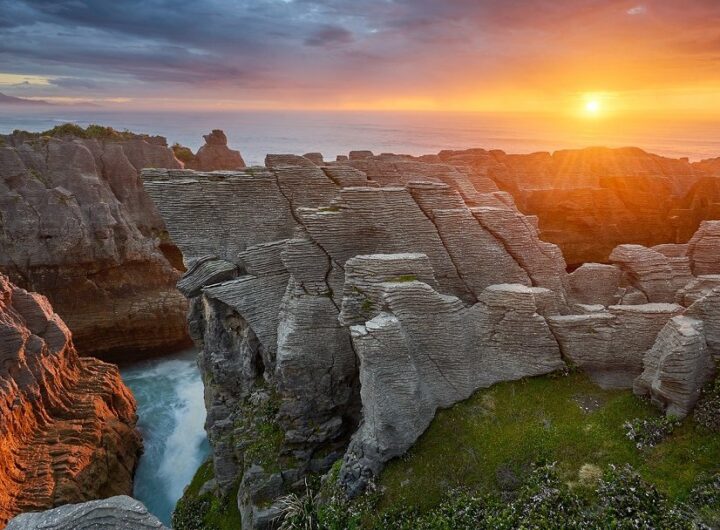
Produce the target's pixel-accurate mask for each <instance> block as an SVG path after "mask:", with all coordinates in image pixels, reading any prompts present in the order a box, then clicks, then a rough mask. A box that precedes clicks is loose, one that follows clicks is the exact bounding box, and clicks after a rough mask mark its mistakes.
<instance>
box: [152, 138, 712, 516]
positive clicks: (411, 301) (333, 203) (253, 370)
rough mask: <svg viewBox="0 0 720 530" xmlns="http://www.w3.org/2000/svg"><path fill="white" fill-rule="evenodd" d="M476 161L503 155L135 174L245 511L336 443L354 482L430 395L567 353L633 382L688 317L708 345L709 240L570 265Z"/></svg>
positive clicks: (409, 429) (272, 509) (408, 434)
mask: <svg viewBox="0 0 720 530" xmlns="http://www.w3.org/2000/svg"><path fill="white" fill-rule="evenodd" d="M456 156H457V157H460V158H463V160H462V162H463V163H462V164H461V163H460V162H461V161H460V160H459V159H458V158H456ZM476 157H481V158H486V159H487V160H490V161H492V160H495V161H497V159H499V158H502V157H501V155H500V154H498V153H493V152H482V153H480V152H477V151H473V152H472V153H470V154H468V155H467V157H464V155H463V156H461V155H450V154H448V153H441V154H440V155H438V156H431V157H420V158H413V157H407V156H403V155H389V154H384V155H379V156H374V155H373V154H372V153H370V152H359V151H358V152H352V153H351V154H350V156H348V157H342V158H340V159H339V160H338V161H337V162H325V161H324V159H323V158H322V157H321V156H318V155H317V154H312V153H310V154H308V155H306V156H302V157H301V156H297V155H268V156H267V158H266V167H251V168H245V169H243V170H240V171H233V172H229V171H228V172H214V173H203V172H191V171H177V170H147V171H145V172H144V173H143V178H144V182H145V187H146V189H147V191H148V193H149V194H150V196H151V197H153V199H154V200H155V202H156V203H157V205H158V208H159V209H160V211H161V214H162V215H163V217H164V218H165V220H166V222H167V225H168V230H169V232H170V233H171V235H172V237H173V240H174V241H175V242H177V244H178V246H179V247H180V249H181V250H182V252H183V254H184V255H185V257H186V259H187V261H188V263H189V265H190V268H189V270H188V272H187V273H186V275H185V276H184V277H183V279H182V280H181V282H180V283H179V287H180V289H181V290H182V292H183V293H184V294H185V295H186V296H188V297H189V298H190V299H191V305H192V312H191V316H190V329H191V332H192V334H193V336H194V338H195V339H196V340H197V341H198V342H199V344H200V346H201V348H202V353H201V369H202V371H203V375H204V380H205V382H206V401H207V407H208V424H207V427H208V432H209V435H210V441H211V444H212V447H213V460H214V465H215V471H216V473H215V475H216V477H217V480H218V484H219V486H220V488H221V490H222V491H229V489H230V486H231V485H232V484H234V483H237V481H239V482H240V489H239V492H238V502H239V506H240V508H241V512H242V515H243V524H244V525H247V526H248V527H249V528H266V527H268V525H270V524H271V523H270V521H271V520H272V517H274V516H275V515H277V513H278V512H279V510H280V506H279V505H278V504H277V502H276V500H277V498H278V497H279V496H280V495H282V494H285V493H288V492H292V491H298V490H301V489H302V485H303V482H302V478H303V477H304V476H305V475H306V474H307V473H309V472H311V471H312V472H323V471H324V470H327V469H328V467H329V466H330V465H331V464H332V462H333V461H334V460H335V459H337V458H338V456H340V455H342V454H343V453H344V459H343V465H342V469H341V473H340V476H341V483H342V485H343V486H344V487H345V489H346V491H347V492H348V493H350V494H355V493H358V492H359V491H361V490H362V489H363V487H364V486H365V485H366V484H367V483H368V481H370V480H371V479H372V477H374V476H375V475H376V474H377V473H378V472H379V471H380V470H381V469H382V467H383V465H384V463H385V462H387V461H388V460H389V459H390V458H393V457H396V456H399V455H401V454H403V453H404V452H405V451H406V450H407V449H408V448H409V447H410V446H411V445H412V444H413V443H414V442H415V441H416V440H417V438H418V437H419V436H420V435H421V434H422V432H423V431H424V430H425V429H426V427H427V426H428V425H429V423H430V422H431V420H432V418H433V417H434V415H435V412H436V410H437V409H438V408H442V407H449V406H451V405H452V404H454V403H456V402H458V401H460V400H462V399H465V398H467V397H468V396H470V395H471V394H472V393H473V392H474V391H476V390H477V389H479V388H483V387H487V386H490V385H492V384H494V383H497V382H500V381H507V380H513V379H518V378H522V377H529V376H534V375H540V374H546V373H549V372H552V371H555V370H558V369H562V368H564V367H565V366H566V362H567V364H572V365H574V366H577V367H580V368H581V369H584V370H586V371H588V372H589V373H590V375H591V377H593V379H595V380H596V381H599V382H600V383H601V384H603V385H605V386H613V387H622V388H632V385H633V380H634V379H635V378H637V377H638V376H640V375H641V374H642V373H643V370H644V365H643V358H644V357H645V356H646V353H647V352H648V351H649V350H650V349H651V348H653V345H654V344H655V343H656V339H657V336H658V334H659V333H660V331H661V330H662V329H663V328H664V327H665V326H666V324H667V323H668V322H669V321H670V320H671V319H672V318H674V317H676V316H679V315H681V314H683V313H687V316H688V318H693V319H695V320H698V321H701V322H702V325H703V329H704V335H705V337H706V343H707V345H708V351H709V352H715V351H716V350H714V349H713V348H715V347H717V344H718V343H717V342H713V341H717V340H718V338H719V336H718V332H717V329H718V318H719V317H718V315H720V311H718V310H717V307H716V305H715V303H716V302H715V300H716V298H714V296H720V290H718V291H717V293H718V294H715V293H716V292H715V291H713V287H712V286H713V285H714V284H713V280H712V276H708V277H702V278H701V277H697V276H695V275H693V271H694V268H693V267H694V265H693V263H695V262H698V263H702V262H703V260H704V259H709V258H705V256H712V252H713V248H714V247H713V245H714V243H713V241H714V240H713V239H712V238H711V237H710V236H707V235H705V236H697V238H696V239H697V241H700V243H698V244H695V245H693V244H690V245H684V244H671V245H662V246H657V247H655V248H648V247H643V246H640V245H626V246H623V247H620V248H619V249H617V250H616V251H615V252H614V254H613V255H614V257H615V259H614V261H615V264H614V265H607V264H599V263H595V264H586V265H583V266H581V267H579V268H577V269H575V270H574V271H573V272H572V273H571V274H568V273H567V272H566V270H567V266H566V262H565V260H564V258H563V255H562V253H561V251H560V249H559V248H558V247H557V246H555V245H553V244H551V243H547V242H545V241H543V240H542V238H541V234H542V228H541V227H542V219H541V220H540V221H539V220H538V218H537V217H534V216H528V215H524V214H522V213H521V212H520V211H518V209H517V208H516V207H515V204H514V201H513V200H512V197H511V196H509V195H508V194H507V193H503V192H499V191H498V189H497V188H498V187H497V186H496V185H495V184H494V181H493V180H492V179H490V178H489V177H488V176H487V174H486V173H483V172H481V171H479V170H477V169H475V168H474V167H472V168H471V167H469V166H468V163H469V162H472V160H474V159H475V158H476ZM468 161H469V162H468ZM536 162H537V163H543V164H544V163H546V162H547V161H543V157H542V156H538V157H537V160H536ZM488 163H490V162H488ZM643 167H645V166H644V165H642V164H641V165H640V168H639V169H638V171H639V172H641V169H642V168H643ZM593 179H594V180H593ZM590 181H592V182H599V179H598V178H595V177H593V178H591V179H589V180H588V182H590ZM677 187H678V189H680V188H682V186H680V185H679V184H678V186H677ZM673 189H674V188H673ZM683 189H684V188H683ZM706 232H707V230H706ZM707 233H708V234H709V233H710V232H707ZM706 239H707V241H709V242H710V243H709V245H706V244H705V243H704V241H705V240H706ZM608 255H609V253H608ZM694 256H700V259H699V261H698V260H697V259H696V258H695V257H694ZM606 257H607V256H606ZM675 300H677V301H678V302H681V303H682V305H680V304H675V303H673V302H675ZM651 301H652V303H649V302H651ZM691 314H693V315H695V316H691ZM260 446H262V447H264V448H265V449H264V450H262V451H261V450H260V449H259V447H260ZM268 449H269V450H268Z"/></svg>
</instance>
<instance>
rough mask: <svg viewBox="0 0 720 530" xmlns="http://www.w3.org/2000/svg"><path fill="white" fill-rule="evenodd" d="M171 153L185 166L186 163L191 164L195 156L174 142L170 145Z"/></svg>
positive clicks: (188, 149)
mask: <svg viewBox="0 0 720 530" xmlns="http://www.w3.org/2000/svg"><path fill="white" fill-rule="evenodd" d="M172 150H173V153H175V158H177V159H178V160H180V162H184V163H185V164H187V163H188V162H192V161H193V160H195V155H194V154H193V152H192V151H191V150H190V148H189V147H185V146H184V145H180V144H179V143H177V142H175V143H174V144H173V145H172Z"/></svg>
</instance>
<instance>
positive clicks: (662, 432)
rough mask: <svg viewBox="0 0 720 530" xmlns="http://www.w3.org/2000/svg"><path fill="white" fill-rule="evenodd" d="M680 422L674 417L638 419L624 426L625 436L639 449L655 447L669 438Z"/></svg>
mask: <svg viewBox="0 0 720 530" xmlns="http://www.w3.org/2000/svg"><path fill="white" fill-rule="evenodd" d="M678 425H680V421H679V420H678V419H677V418H674V417H667V416H656V417H654V418H636V419H634V420H631V421H627V422H625V423H624V424H623V427H625V435H626V436H627V437H628V439H630V440H632V441H633V442H635V447H637V448H638V449H647V448H649V447H654V446H656V445H657V444H659V443H660V442H662V441H663V440H664V439H665V438H666V437H667V436H669V435H670V434H671V433H672V432H673V430H674V429H675V427H677V426H678Z"/></svg>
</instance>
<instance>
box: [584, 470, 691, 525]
mask: <svg viewBox="0 0 720 530" xmlns="http://www.w3.org/2000/svg"><path fill="white" fill-rule="evenodd" d="M598 498H599V499H600V503H599V505H600V506H599V508H600V511H599V513H598V514H597V516H596V523H595V524H596V527H597V528H618V529H628V530H630V529H646V528H647V529H650V528H663V529H667V530H674V529H677V530H680V529H690V528H697V527H698V525H697V524H696V522H695V521H694V517H693V516H691V515H690V514H689V513H688V512H687V510H686V509H685V508H684V507H683V506H682V505H680V504H677V505H674V504H672V503H671V502H670V501H669V500H668V499H667V498H666V497H665V496H663V495H662V494H660V493H659V492H658V490H657V489H656V488H655V487H654V486H653V485H651V484H649V483H647V482H645V481H644V480H643V479H642V478H640V475H638V474H637V473H636V472H635V471H634V470H633V469H632V468H631V467H630V466H629V465H625V466H622V467H617V466H612V465H611V466H610V469H609V471H608V472H607V473H606V474H605V477H604V479H603V481H602V482H601V484H600V487H599V488H598Z"/></svg>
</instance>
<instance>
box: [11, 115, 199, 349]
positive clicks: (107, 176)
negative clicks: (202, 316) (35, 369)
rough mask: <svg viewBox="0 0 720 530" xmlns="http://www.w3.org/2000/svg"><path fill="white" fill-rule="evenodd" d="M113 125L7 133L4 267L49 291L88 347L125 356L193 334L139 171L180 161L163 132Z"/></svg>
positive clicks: (174, 259)
mask: <svg viewBox="0 0 720 530" xmlns="http://www.w3.org/2000/svg"><path fill="white" fill-rule="evenodd" d="M79 131H80V132H83V130H82V129H79ZM110 131H112V130H110ZM83 134H84V133H83ZM108 134H109V133H108ZM113 134H115V136H113V135H108V136H106V137H100V138H89V137H77V136H67V135H60V136H43V137H40V136H39V135H31V134H29V133H15V134H13V135H9V136H2V139H3V142H2V144H1V145H0V228H1V229H0V271H2V272H4V273H5V274H7V275H8V276H10V278H11V279H12V281H14V282H15V283H16V284H18V285H20V286H22V287H24V288H27V289H30V290H32V291H37V292H40V293H42V294H44V295H46V296H47V297H48V298H49V299H50V301H51V303H52V304H53V307H54V308H55V310H56V311H57V312H58V314H60V315H61V317H62V318H63V319H64V320H65V322H66V323H67V324H68V326H69V327H70V329H72V330H73V334H74V339H75V344H76V345H77V347H78V349H79V350H80V351H81V352H82V353H83V354H93V355H99V356H102V357H105V358H111V357H115V358H125V357H126V356H127V355H128V354H129V353H131V352H137V353H140V352H143V351H158V350H163V349H171V348H174V347H177V346H178V345H181V344H183V343H184V342H185V341H186V340H187V339H186V331H185V325H184V319H185V313H186V307H187V303H186V302H185V300H184V299H183V297H182V296H180V294H179V293H178V292H177V290H175V288H174V284H175V282H176V281H177V279H178V278H179V276H180V272H179V270H178V269H180V268H182V266H183V265H182V258H181V256H180V254H179V252H178V250H177V248H176V247H175V245H174V244H172V243H171V242H170V240H169V238H168V236H167V232H166V230H165V227H164V224H163V221H162V219H161V218H160V216H159V215H158V213H157V210H156V209H155V206H154V204H153V203H152V201H151V200H150V198H149V197H148V196H147V194H146V193H145V191H144V190H143V188H142V184H141V181H140V179H139V177H138V175H139V171H140V169H141V168H143V167H148V166H156V167H170V168H174V167H179V166H180V163H179V162H178V161H177V160H176V159H175V158H174V157H173V154H172V151H171V150H170V149H169V148H168V147H167V145H166V142H165V139H164V138H159V137H144V136H138V135H132V134H130V133H123V135H121V136H120V135H119V133H113ZM85 136H87V135H85Z"/></svg>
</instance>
